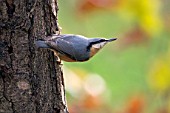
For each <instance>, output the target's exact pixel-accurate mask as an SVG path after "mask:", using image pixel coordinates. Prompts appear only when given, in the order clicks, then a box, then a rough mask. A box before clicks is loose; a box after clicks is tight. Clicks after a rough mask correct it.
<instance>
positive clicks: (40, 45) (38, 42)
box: [35, 40, 49, 48]
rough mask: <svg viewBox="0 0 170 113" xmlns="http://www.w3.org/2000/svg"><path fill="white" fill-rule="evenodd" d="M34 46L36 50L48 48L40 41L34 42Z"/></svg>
mask: <svg viewBox="0 0 170 113" xmlns="http://www.w3.org/2000/svg"><path fill="white" fill-rule="evenodd" d="M35 45H36V47H38V48H49V46H48V45H47V44H46V43H45V41H42V40H37V41H35Z"/></svg>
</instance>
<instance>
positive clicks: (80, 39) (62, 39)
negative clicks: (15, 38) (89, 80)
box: [36, 34, 116, 62]
mask: <svg viewBox="0 0 170 113" xmlns="http://www.w3.org/2000/svg"><path fill="white" fill-rule="evenodd" d="M114 40H116V38H111V39H104V38H86V37H84V36H81V35H73V34H64V35H55V34H54V35H52V36H49V39H46V40H38V41H36V46H37V47H38V48H48V49H50V50H52V51H54V54H55V55H56V56H57V57H58V61H60V59H61V60H64V61H67V62H83V61H87V60H89V59H90V58H91V57H92V56H94V55H95V54H96V53H97V52H98V51H99V50H100V49H101V48H102V47H103V46H104V45H105V44H107V43H108V42H111V41H114Z"/></svg>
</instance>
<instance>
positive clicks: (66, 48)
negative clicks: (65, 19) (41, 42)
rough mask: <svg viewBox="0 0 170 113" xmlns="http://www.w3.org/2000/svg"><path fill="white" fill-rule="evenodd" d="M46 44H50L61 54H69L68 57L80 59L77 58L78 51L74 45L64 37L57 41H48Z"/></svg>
mask: <svg viewBox="0 0 170 113" xmlns="http://www.w3.org/2000/svg"><path fill="white" fill-rule="evenodd" d="M46 44H47V45H49V46H50V47H51V48H53V49H54V50H56V51H58V52H59V53H60V54H64V55H67V56H68V57H70V58H72V59H74V60H78V59H77V58H76V51H75V48H74V45H73V44H72V43H71V42H68V41H67V40H64V39H63V38H58V39H57V41H56V40H55V41H46Z"/></svg>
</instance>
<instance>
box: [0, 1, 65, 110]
mask: <svg viewBox="0 0 170 113" xmlns="http://www.w3.org/2000/svg"><path fill="white" fill-rule="evenodd" d="M57 11H58V7H57V1H56V0H0V113H67V112H68V111H67V106H66V101H65V90H64V80H63V73H62V70H61V67H60V65H58V64H57V63H56V59H55V57H54V55H53V53H52V52H51V51H49V50H44V49H43V50H42V49H38V50H37V48H36V47H35V44H34V42H35V40H37V39H42V38H44V37H45V36H47V35H49V34H52V33H55V31H58V24H57Z"/></svg>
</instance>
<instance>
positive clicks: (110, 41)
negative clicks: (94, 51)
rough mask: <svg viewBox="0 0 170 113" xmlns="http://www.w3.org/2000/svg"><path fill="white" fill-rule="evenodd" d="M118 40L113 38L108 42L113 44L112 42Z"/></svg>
mask: <svg viewBox="0 0 170 113" xmlns="http://www.w3.org/2000/svg"><path fill="white" fill-rule="evenodd" d="M115 40H117V38H111V39H108V42H112V41H115Z"/></svg>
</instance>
